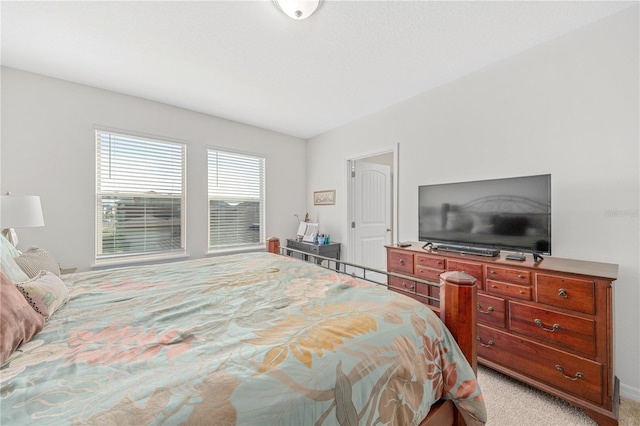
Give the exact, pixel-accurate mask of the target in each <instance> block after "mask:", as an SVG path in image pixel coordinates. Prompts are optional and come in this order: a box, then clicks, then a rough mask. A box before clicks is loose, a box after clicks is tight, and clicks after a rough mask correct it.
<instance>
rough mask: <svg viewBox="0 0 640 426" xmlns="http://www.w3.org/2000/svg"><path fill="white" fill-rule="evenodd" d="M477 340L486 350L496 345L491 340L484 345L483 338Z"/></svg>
mask: <svg viewBox="0 0 640 426" xmlns="http://www.w3.org/2000/svg"><path fill="white" fill-rule="evenodd" d="M477 339H478V343H479V344H480V346H484V347H485V348H490V347H491V346H493V345H495V342H494V341H493V340H489V342H488V343H482V337H480V336H478V338H477Z"/></svg>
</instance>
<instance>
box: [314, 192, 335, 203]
mask: <svg viewBox="0 0 640 426" xmlns="http://www.w3.org/2000/svg"><path fill="white" fill-rule="evenodd" d="M335 203H336V190H335V189H332V190H329V191H315V192H314V193H313V205H315V206H332V205H334V204H335Z"/></svg>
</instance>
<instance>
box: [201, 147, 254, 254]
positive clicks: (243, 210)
mask: <svg viewBox="0 0 640 426" xmlns="http://www.w3.org/2000/svg"><path fill="white" fill-rule="evenodd" d="M207 157H208V164H209V167H208V168H209V250H216V249H224V248H242V247H250V246H257V245H264V241H265V237H264V236H265V214H264V210H265V195H264V188H265V185H264V176H265V159H264V158H262V157H256V156H252V155H245V154H238V153H232V152H223V151H218V150H214V149H210V150H208V155H207Z"/></svg>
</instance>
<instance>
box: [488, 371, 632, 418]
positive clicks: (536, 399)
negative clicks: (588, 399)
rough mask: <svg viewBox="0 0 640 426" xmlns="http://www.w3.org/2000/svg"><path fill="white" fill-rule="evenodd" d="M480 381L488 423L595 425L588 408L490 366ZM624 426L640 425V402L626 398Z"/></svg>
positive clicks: (623, 414) (623, 403) (623, 404)
mask: <svg viewBox="0 0 640 426" xmlns="http://www.w3.org/2000/svg"><path fill="white" fill-rule="evenodd" d="M478 381H479V382H480V387H481V388H482V392H483V393H484V397H485V401H486V404H487V414H488V416H489V418H488V420H489V421H488V422H487V426H503V425H504V426H512V425H513V426H556V425H557V426H582V425H585V426H592V425H596V423H595V422H594V421H593V420H591V418H590V417H589V416H587V415H586V414H585V412H584V411H582V410H580V409H579V408H575V407H573V406H571V405H569V404H568V403H566V402H564V401H563V400H561V399H559V398H556V397H554V396H551V395H549V394H547V393H544V392H541V391H539V390H537V389H534V388H532V387H530V386H527V385H525V384H523V383H520V382H518V381H516V380H513V379H511V378H510V377H507V376H505V375H503V374H500V373H498V372H496V371H493V370H490V369H488V368H486V367H483V366H479V367H478ZM619 424H620V426H640V402H635V401H632V400H629V399H625V398H622V399H621V402H620V419H619Z"/></svg>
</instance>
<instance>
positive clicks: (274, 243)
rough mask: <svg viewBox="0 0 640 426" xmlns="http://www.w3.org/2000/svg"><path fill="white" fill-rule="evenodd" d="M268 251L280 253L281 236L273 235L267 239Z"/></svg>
mask: <svg viewBox="0 0 640 426" xmlns="http://www.w3.org/2000/svg"><path fill="white" fill-rule="evenodd" d="M267 251H268V252H269V253H275V254H280V238H278V237H271V238H269V239H268V240H267Z"/></svg>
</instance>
